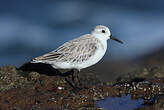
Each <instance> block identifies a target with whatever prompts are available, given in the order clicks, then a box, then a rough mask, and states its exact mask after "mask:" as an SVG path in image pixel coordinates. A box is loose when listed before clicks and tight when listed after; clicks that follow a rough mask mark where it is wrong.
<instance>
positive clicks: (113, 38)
mask: <svg viewBox="0 0 164 110" xmlns="http://www.w3.org/2000/svg"><path fill="white" fill-rule="evenodd" d="M110 38H111V39H112V40H115V41H117V42H119V43H121V44H123V42H122V41H121V40H119V39H117V38H115V37H114V36H112V35H111V36H110Z"/></svg>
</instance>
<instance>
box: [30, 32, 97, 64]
mask: <svg viewBox="0 0 164 110" xmlns="http://www.w3.org/2000/svg"><path fill="white" fill-rule="evenodd" d="M97 42H99V40H98V39H96V38H95V37H91V36H89V35H85V36H82V37H79V38H77V39H74V40H71V41H69V42H66V43H64V44H63V45H62V46H60V47H59V48H57V49H56V50H54V51H52V52H50V53H47V54H45V55H43V56H40V57H36V58H34V59H32V61H34V62H42V61H56V62H71V63H74V62H83V61H85V60H87V59H88V58H90V57H91V56H93V55H94V54H95V52H96V49H97Z"/></svg>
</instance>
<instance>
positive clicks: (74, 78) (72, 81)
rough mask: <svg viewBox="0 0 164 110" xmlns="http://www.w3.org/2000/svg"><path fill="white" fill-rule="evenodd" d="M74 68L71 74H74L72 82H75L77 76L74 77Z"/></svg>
mask: <svg viewBox="0 0 164 110" xmlns="http://www.w3.org/2000/svg"><path fill="white" fill-rule="evenodd" d="M74 72H75V71H74V69H72V73H71V75H72V82H73V83H74V84H75V78H74Z"/></svg>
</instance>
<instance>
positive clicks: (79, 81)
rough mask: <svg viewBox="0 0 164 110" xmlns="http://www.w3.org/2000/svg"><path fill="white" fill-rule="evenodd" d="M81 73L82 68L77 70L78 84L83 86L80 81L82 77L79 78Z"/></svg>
mask: <svg viewBox="0 0 164 110" xmlns="http://www.w3.org/2000/svg"><path fill="white" fill-rule="evenodd" d="M79 73H80V70H78V71H77V81H78V84H79V85H80V86H82V83H81V82H80V79H79Z"/></svg>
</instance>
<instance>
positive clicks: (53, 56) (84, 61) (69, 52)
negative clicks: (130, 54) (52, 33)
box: [31, 25, 123, 80]
mask: <svg viewBox="0 0 164 110" xmlns="http://www.w3.org/2000/svg"><path fill="white" fill-rule="evenodd" d="M109 39H112V40H115V41H117V42H119V43H123V42H122V41H120V40H118V39H117V38H115V37H114V36H112V34H111V32H110V30H109V28H108V27H106V26H103V25H98V26H96V27H95V28H94V29H93V30H92V32H91V33H90V34H85V35H82V36H80V37H78V38H76V39H73V40H70V41H68V42H66V43H64V44H63V45H61V46H60V47H58V48H57V49H56V50H54V51H52V52H50V53H47V54H44V55H42V56H39V57H36V58H33V59H32V60H31V63H45V64H50V65H51V66H52V67H53V68H55V69H71V70H74V69H76V70H78V72H80V70H81V69H83V68H87V67H90V66H92V65H94V64H96V63H97V62H98V61H100V60H101V59H102V57H103V56H104V54H105V52H106V50H107V40H109ZM73 73H74V72H72V74H73ZM78 80H79V79H78Z"/></svg>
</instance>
